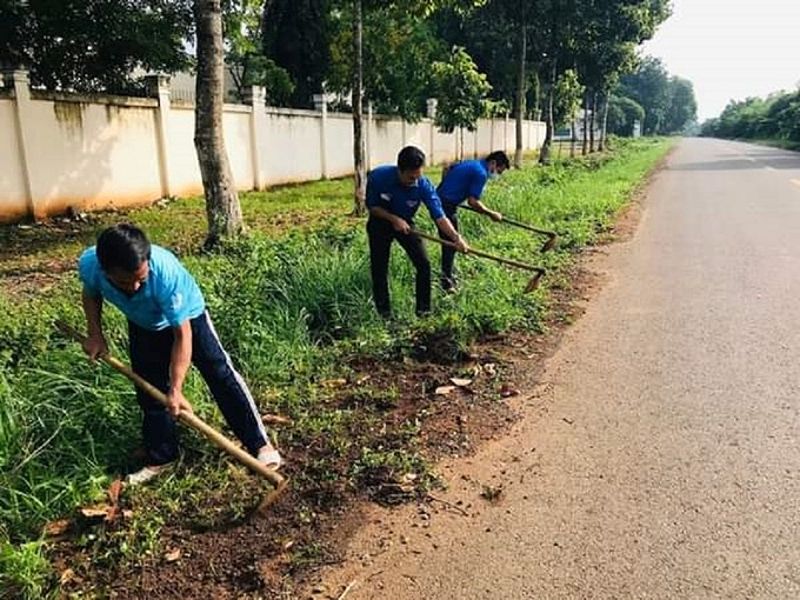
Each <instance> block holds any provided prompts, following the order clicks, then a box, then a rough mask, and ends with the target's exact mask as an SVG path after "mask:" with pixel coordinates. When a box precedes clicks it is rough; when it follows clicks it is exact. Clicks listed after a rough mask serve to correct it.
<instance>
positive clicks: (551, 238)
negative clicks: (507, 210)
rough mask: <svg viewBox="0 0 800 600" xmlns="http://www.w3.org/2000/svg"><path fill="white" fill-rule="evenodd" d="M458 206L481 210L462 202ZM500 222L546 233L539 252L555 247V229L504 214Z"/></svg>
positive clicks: (473, 210) (479, 212)
mask: <svg viewBox="0 0 800 600" xmlns="http://www.w3.org/2000/svg"><path fill="white" fill-rule="evenodd" d="M460 208H466V209H467V210H471V211H472V212H475V213H478V214H481V211H479V210H477V209H474V208H472V207H471V206H469V205H467V204H464V206H461V207H460ZM500 222H501V223H508V224H509V225H513V226H514V227H520V228H521V229H527V230H528V231H532V232H534V233H538V234H539V235H546V236H547V240H546V241H545V243H544V245H543V246H542V248H541V250H540V252H547V251H548V250H552V249H553V248H555V247H556V242H558V234H557V233H556V232H555V231H550V230H549V229H539V228H538V227H534V226H533V225H528V224H527V223H523V222H521V221H515V220H514V219H508V218H506V217H505V216H504V217H503V220H502V221H500Z"/></svg>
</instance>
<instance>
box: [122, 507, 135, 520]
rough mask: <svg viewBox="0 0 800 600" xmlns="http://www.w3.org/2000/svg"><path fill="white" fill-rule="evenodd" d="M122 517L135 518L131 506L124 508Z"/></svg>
mask: <svg viewBox="0 0 800 600" xmlns="http://www.w3.org/2000/svg"><path fill="white" fill-rule="evenodd" d="M122 518H123V519H131V518H133V511H132V510H131V509H130V508H124V509H122Z"/></svg>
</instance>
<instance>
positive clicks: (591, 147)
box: [589, 92, 597, 152]
mask: <svg viewBox="0 0 800 600" xmlns="http://www.w3.org/2000/svg"><path fill="white" fill-rule="evenodd" d="M596 124H597V92H592V114H591V116H590V117H589V152H594V151H595V144H594V141H595V139H594V138H595V135H594V130H595V127H596Z"/></svg>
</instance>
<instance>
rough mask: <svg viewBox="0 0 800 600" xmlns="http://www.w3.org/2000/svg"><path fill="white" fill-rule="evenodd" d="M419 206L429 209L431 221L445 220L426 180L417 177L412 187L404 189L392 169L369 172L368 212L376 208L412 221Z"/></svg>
mask: <svg viewBox="0 0 800 600" xmlns="http://www.w3.org/2000/svg"><path fill="white" fill-rule="evenodd" d="M420 204H424V205H425V206H427V207H428V212H429V213H431V218H433V220H434V221H435V220H436V219H441V218H442V217H443V216H444V210H443V209H442V201H441V200H439V196H438V195H437V194H436V189H435V188H434V187H433V184H432V183H431V181H430V179H428V178H427V177H420V178H419V179H418V180H417V182H416V183H415V184H414V185H412V186H405V185H403V184H402V183H400V174H399V172H398V170H397V167H396V166H394V165H385V166H382V167H377V168H375V169H373V170H372V171H370V173H369V177H367V208H374V207H378V206H379V207H381V208H385V209H386V210H388V211H389V212H390V213H392V214H393V215H397V216H398V217H401V218H403V219H405V220H406V221H411V220H412V219H413V218H414V215H415V214H416V212H417V209H418V208H419V205H420Z"/></svg>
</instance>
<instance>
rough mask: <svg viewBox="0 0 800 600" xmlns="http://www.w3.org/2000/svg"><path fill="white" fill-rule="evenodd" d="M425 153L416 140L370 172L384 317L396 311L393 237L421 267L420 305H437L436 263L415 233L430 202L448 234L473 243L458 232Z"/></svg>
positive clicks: (373, 244) (463, 247)
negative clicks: (433, 280) (393, 305)
mask: <svg viewBox="0 0 800 600" xmlns="http://www.w3.org/2000/svg"><path fill="white" fill-rule="evenodd" d="M424 165H425V153H424V152H422V150H420V149H419V148H416V147H415V146H406V147H405V148H403V149H402V150H401V151H400V154H398V156H397V165H396V166H395V165H385V166H382V167H377V168H376V169H373V170H372V171H371V172H370V174H369V177H368V178H367V199H366V204H367V208H368V209H369V220H368V221H367V236H368V238H369V255H370V270H371V274H372V293H373V298H374V300H375V307H376V308H377V310H378V313H380V315H381V316H382V317H384V318H390V317H391V314H392V309H391V301H390V298H389V281H388V271H389V256H390V252H391V247H392V242H393V241H395V240H397V243H399V244H400V246H401V247H402V248H403V250H405V252H406V254H407V255H408V258H409V259H410V260H411V262H412V263H413V265H414V268H415V269H416V271H417V278H416V310H417V315H420V316H421V315H425V314H427V313H429V312H430V310H431V265H430V262H429V261H428V256H427V254H426V253H425V246H424V245H423V243H422V240H421V239H420V238H419V237H418V236H416V235H414V234H413V231H412V229H413V226H414V221H413V219H414V215H415V214H416V212H417V209H418V208H419V207H420V204H424V205H425V206H426V207H427V209H428V212H429V213H430V215H431V218H432V219H433V220H434V221H435V222H436V225H437V227H438V228H439V231H440V232H442V236H444V237H446V238H447V239H448V240H450V241H452V242H454V243H455V244H456V246H457V248H458V250H460V251H461V252H467V251H468V250H469V247H468V246H467V243H466V242H465V241H464V239H463V238H462V237H461V236H460V235H459V234H458V232H457V231H456V230H455V228H454V227H453V225H452V224H451V223H450V221H449V220H448V218H447V217H446V216H445V213H444V210H443V209H442V203H441V201H440V200H439V196H437V195H436V190H435V188H434V187H433V184H432V183H431V182H430V180H429V179H428V178H427V177H424V176H423V174H422V169H423V166H424Z"/></svg>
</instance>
